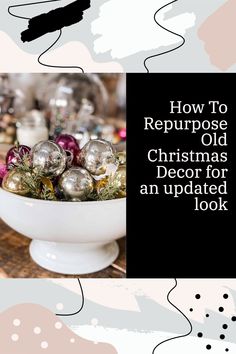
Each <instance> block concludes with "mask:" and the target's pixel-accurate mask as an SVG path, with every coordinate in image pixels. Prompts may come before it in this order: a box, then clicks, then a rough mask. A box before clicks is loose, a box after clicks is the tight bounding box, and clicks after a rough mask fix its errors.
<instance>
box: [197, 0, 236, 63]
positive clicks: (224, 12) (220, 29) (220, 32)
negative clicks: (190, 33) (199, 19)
mask: <svg viewBox="0 0 236 354" xmlns="http://www.w3.org/2000/svg"><path fill="white" fill-rule="evenodd" d="M235 15H236V1H235V0H228V1H227V2H226V3H225V4H224V5H223V6H221V7H220V8H219V9H218V10H217V11H216V12H214V13H213V14H212V15H211V16H210V17H208V18H207V20H206V21H205V22H204V23H203V24H202V26H201V27H200V28H199V31H198V35H199V38H200V39H201V40H202V41H203V42H205V49H206V52H207V53H208V54H209V56H210V60H211V63H212V64H213V65H215V66H217V67H218V68H219V69H221V70H227V69H229V68H230V67H231V66H232V65H233V64H235V63H236V46H235V38H234V35H235V33H236V21H235Z"/></svg>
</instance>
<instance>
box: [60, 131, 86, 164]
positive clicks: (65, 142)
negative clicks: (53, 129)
mask: <svg viewBox="0 0 236 354" xmlns="http://www.w3.org/2000/svg"><path fill="white" fill-rule="evenodd" d="M56 143H57V144H58V145H60V146H61V147H62V148H63V149H64V150H68V151H70V152H71V153H72V154H73V164H76V163H77V156H78V154H79V153H80V148H79V144H78V143H77V140H76V139H75V138H74V137H73V136H72V135H69V134H61V135H59V136H58V137H57V139H56Z"/></svg>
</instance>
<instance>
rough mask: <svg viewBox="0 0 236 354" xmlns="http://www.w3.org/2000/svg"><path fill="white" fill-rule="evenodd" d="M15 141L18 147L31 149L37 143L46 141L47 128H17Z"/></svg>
mask: <svg viewBox="0 0 236 354" xmlns="http://www.w3.org/2000/svg"><path fill="white" fill-rule="evenodd" d="M17 140H18V142H19V144H20V145H27V146H29V147H33V146H34V145H35V144H37V143H38V142H39V141H42V140H48V129H47V127H41V126H39V127H25V126H21V127H19V128H17Z"/></svg>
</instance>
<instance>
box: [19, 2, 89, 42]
mask: <svg viewBox="0 0 236 354" xmlns="http://www.w3.org/2000/svg"><path fill="white" fill-rule="evenodd" d="M88 8H90V0H77V1H74V2H73V3H71V4H69V5H67V6H64V7H59V8H57V9H55V10H52V11H50V12H48V13H44V14H41V15H38V16H36V17H33V18H31V19H30V20H29V24H28V29H27V30H25V31H23V32H22V33H21V40H22V42H31V41H33V40H35V39H37V38H39V37H41V36H43V35H45V34H47V33H50V32H54V31H57V30H60V29H62V28H63V27H68V26H71V25H73V24H75V23H78V22H80V21H81V20H82V19H83V13H84V10H87V9H88Z"/></svg>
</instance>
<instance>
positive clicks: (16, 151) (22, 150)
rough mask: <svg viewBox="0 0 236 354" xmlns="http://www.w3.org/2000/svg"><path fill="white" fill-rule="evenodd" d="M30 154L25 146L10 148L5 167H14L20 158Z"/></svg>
mask: <svg viewBox="0 0 236 354" xmlns="http://www.w3.org/2000/svg"><path fill="white" fill-rule="evenodd" d="M29 153H30V148H29V147H28V146H26V145H19V146H14V147H12V148H11V149H10V150H9V151H8V153H7V156H6V165H7V167H8V168H9V165H15V164H16V163H17V161H18V160H19V159H20V158H22V157H23V156H24V155H25V154H29Z"/></svg>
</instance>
